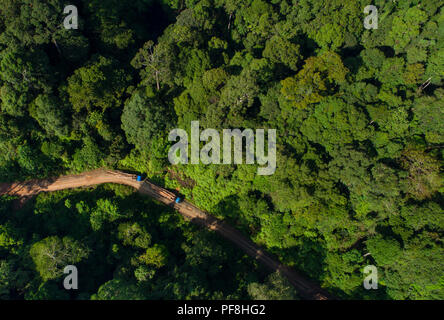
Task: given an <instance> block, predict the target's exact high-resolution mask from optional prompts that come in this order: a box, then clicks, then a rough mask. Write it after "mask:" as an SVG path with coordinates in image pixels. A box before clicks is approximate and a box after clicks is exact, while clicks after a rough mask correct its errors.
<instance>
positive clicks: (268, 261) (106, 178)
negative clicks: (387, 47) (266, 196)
mask: <svg viewBox="0 0 444 320" xmlns="http://www.w3.org/2000/svg"><path fill="white" fill-rule="evenodd" d="M104 183H116V184H123V185H127V186H130V187H133V188H135V189H136V190H137V191H138V192H139V193H141V194H144V195H148V196H150V197H152V198H154V199H156V200H158V201H160V202H162V203H164V204H166V205H168V206H170V207H172V208H174V209H175V210H176V211H178V212H179V213H180V214H181V215H182V216H184V217H185V219H187V220H190V221H191V222H193V223H195V224H198V225H201V226H204V227H206V228H208V229H210V230H213V231H215V232H217V233H219V234H220V235H222V236H223V237H224V238H226V239H228V240H230V241H231V242H233V243H234V244H236V245H237V246H238V247H239V248H241V249H242V250H243V251H244V252H245V253H247V254H248V255H249V256H251V257H253V258H255V259H256V260H258V261H259V262H261V263H262V264H263V265H265V266H266V267H268V268H269V269H270V270H272V271H280V272H281V274H283V275H284V276H285V277H287V278H288V280H289V281H290V283H291V284H292V285H293V286H294V287H295V288H296V290H297V291H298V294H299V295H300V296H301V297H302V298H304V299H311V300H329V299H334V297H333V296H332V295H330V294H328V293H327V292H325V291H324V290H323V289H321V288H320V287H319V286H318V285H316V284H315V283H313V282H312V281H311V280H309V279H307V278H306V277H303V276H301V275H300V274H298V273H297V272H295V271H294V270H292V269H290V268H289V267H287V266H284V265H283V264H281V263H280V262H279V261H278V260H277V259H276V258H273V257H272V256H271V255H269V254H268V253H266V252H265V251H264V250H263V249H261V248H260V247H259V246H258V245H256V244H255V243H253V242H252V241H251V240H250V239H248V238H246V237H245V236H244V235H243V234H241V233H240V232H239V231H238V230H236V229H235V228H233V227H231V226H230V225H228V224H227V223H226V222H223V221H221V220H219V219H216V218H215V217H213V216H212V215H210V214H208V213H206V212H204V211H202V210H200V209H199V208H197V207H196V206H194V205H192V204H191V203H189V202H187V201H184V202H181V203H176V202H175V201H174V200H172V199H171V198H170V197H167V196H165V194H168V193H169V191H167V190H166V189H164V188H161V187H159V186H157V185H155V184H153V183H151V182H148V181H137V179H136V175H133V174H128V173H124V172H120V171H113V170H103V169H100V170H94V171H90V172H85V173H83V174H79V175H68V176H62V177H58V178H52V179H45V180H29V181H25V182H14V183H0V195H6V194H8V195H11V196H18V197H31V196H34V195H37V194H38V193H40V192H52V191H57V190H64V189H73V188H81V187H89V186H94V185H99V184H104Z"/></svg>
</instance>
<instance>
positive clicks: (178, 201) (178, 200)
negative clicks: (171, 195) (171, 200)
mask: <svg viewBox="0 0 444 320" xmlns="http://www.w3.org/2000/svg"><path fill="white" fill-rule="evenodd" d="M182 201H183V199H182V198H181V197H176V200H175V202H176V203H181V202H182Z"/></svg>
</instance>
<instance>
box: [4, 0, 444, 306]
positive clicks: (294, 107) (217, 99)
mask: <svg viewBox="0 0 444 320" xmlns="http://www.w3.org/2000/svg"><path fill="white" fill-rule="evenodd" d="M71 2H72V3H71V4H74V5H76V6H77V7H78V8H79V24H80V26H79V29H78V30H65V29H64V28H63V24H62V22H63V19H64V17H65V15H63V8H64V6H65V5H66V3H65V2H62V1H61V0H47V1H37V0H18V1H17V0H14V1H13V0H0V103H1V111H0V180H1V181H16V180H24V179H29V178H44V177H48V176H56V175H59V174H64V173H75V172H82V171H84V170H88V169H93V168H99V167H109V168H118V169H122V170H128V171H134V172H140V173H143V174H145V175H147V176H148V177H150V178H151V179H153V181H156V182H157V183H160V184H162V185H164V186H166V187H169V188H172V189H177V190H179V191H180V192H181V193H182V194H184V195H186V197H187V198H188V199H190V200H191V201H193V202H194V203H195V204H196V205H198V206H199V207H200V208H202V209H204V210H207V211H208V212H211V213H214V214H215V215H217V217H219V218H221V219H224V220H227V221H228V222H230V223H231V224H232V225H234V226H236V227H237V228H238V229H239V230H242V232H244V233H245V234H246V235H248V236H249V237H251V238H252V239H253V240H254V241H255V242H256V243H258V244H260V245H262V246H264V247H266V248H267V249H268V250H269V251H270V252H273V253H274V254H275V255H276V256H278V257H279V258H280V259H281V261H282V262H283V263H285V264H287V265H290V266H292V267H294V268H295V269H298V270H300V271H301V272H303V273H305V274H306V275H308V276H309V277H311V278H312V279H315V280H317V281H318V282H319V283H320V284H321V285H322V286H323V287H324V288H326V289H327V290H329V291H331V292H332V293H334V294H335V295H337V296H339V297H341V298H345V299H347V298H365V299H444V267H443V266H444V262H443V260H444V255H443V244H442V234H443V228H444V219H443V192H444V183H443V156H444V151H443V150H444V149H443V145H444V117H443V115H444V103H443V98H444V89H443V77H444V47H443V46H444V41H443V36H444V11H443V5H442V2H441V1H438V0H429V1H419V0H408V1H396V2H393V1H382V0H376V1H374V3H373V4H374V5H375V6H376V7H377V8H378V14H379V23H378V25H379V28H378V29H372V30H366V29H365V28H364V25H363V20H364V18H365V14H364V13H363V10H364V7H366V6H367V5H368V4H369V3H367V2H368V1H364V0H357V1H342V0H319V1H314V0H313V1H309V0H300V1H291V0H271V1H264V0H201V1H198V0H163V1H160V0H159V1H154V0H132V1H129V2H128V3H127V2H126V1H121V0H120V1H119V0H88V1H86V0H85V1H83V0H78V1H74V0H73V1H71ZM428 82H430V84H429V85H427V86H425V85H424V83H428ZM194 120H199V121H200V124H201V126H202V127H204V128H216V129H218V130H222V129H225V128H240V129H244V128H265V129H267V128H269V129H277V135H278V141H277V152H278V154H277V169H276V173H275V174H274V175H272V176H258V175H256V171H257V167H256V166H255V165H203V164H200V165H186V166H185V165H179V166H171V165H170V164H169V163H168V149H169V147H170V145H171V143H170V142H169V141H168V133H169V131H170V130H171V129H173V128H183V129H187V130H189V128H190V122H191V121H194ZM13 206H14V202H13V199H9V198H7V197H3V198H2V199H1V207H0V211H1V215H0V298H2V299H7V298H11V299H21V298H26V299H41V298H49V299H55V298H67V292H66V291H65V290H63V289H61V279H62V278H63V275H62V274H60V272H61V269H60V265H62V264H66V263H71V264H76V265H77V264H78V265H79V266H81V267H82V268H85V270H88V272H87V274H88V278H87V279H84V280H81V278H80V284H79V287H80V288H81V290H79V292H78V293H77V294H74V296H73V297H74V298H80V299H89V298H91V297H92V298H94V299H111V298H128V299H131V298H135V299H136V298H139V299H160V298H170V299H185V298H190V299H191V298H193V299H196V298H200V299H206V298H208V299H213V298H220V299H225V298H233V299H237V298H244V299H248V298H267V297H268V298H279V297H280V298H293V297H295V293H294V292H292V290H291V289H290V288H289V287H288V284H287V283H285V281H284V280H283V279H281V278H280V277H279V275H270V276H268V275H266V273H265V271H264V270H261V269H260V268H259V267H258V266H256V265H255V263H254V262H253V261H252V260H250V259H249V258H247V257H244V256H243V255H242V254H241V253H240V252H238V251H236V250H235V249H234V248H231V247H230V246H229V245H228V244H226V243H225V242H224V241H223V240H220V239H218V238H217V237H215V236H214V235H213V234H211V233H208V232H206V231H199V230H197V229H196V228H195V227H193V226H191V225H189V224H188V223H186V222H184V221H182V220H181V218H180V217H178V216H177V215H175V214H174V213H172V212H170V211H169V210H168V209H167V208H163V207H160V206H159V205H157V204H155V203H153V202H152V201H149V200H146V199H141V198H139V197H137V196H136V195H134V194H133V193H132V192H129V191H128V190H124V189H122V188H120V187H119V188H117V187H112V186H107V187H100V188H95V189H88V190H81V191H69V192H68V191H67V192H57V193H54V194H51V195H39V196H38V197H37V198H36V199H33V200H31V201H29V202H28V203H27V204H25V206H24V207H23V208H21V209H18V210H16V211H13ZM74 226H75V227H74ZM51 250H53V251H54V250H55V252H58V253H60V257H61V261H60V262H57V263H51V261H48V259H47V255H46V254H45V252H46V253H48V252H51ZM62 257H65V258H63V259H62ZM54 261H57V259H52V262H54ZM99 262H100V263H99ZM366 265H375V266H377V267H378V271H379V289H378V290H373V291H366V290H364V289H363V286H362V281H363V274H362V270H363V268H364V267H365V266H366ZM221 280H223V281H221ZM82 281H83V282H82ZM82 286H84V287H83V288H82Z"/></svg>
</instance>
